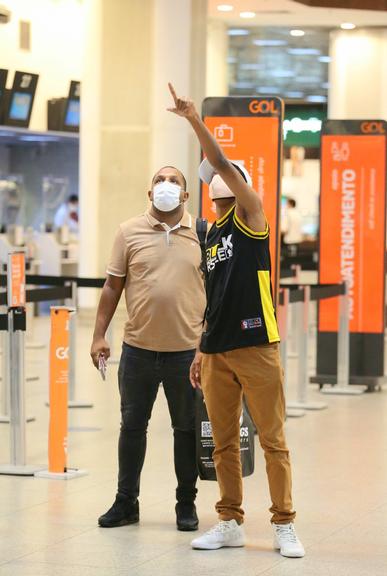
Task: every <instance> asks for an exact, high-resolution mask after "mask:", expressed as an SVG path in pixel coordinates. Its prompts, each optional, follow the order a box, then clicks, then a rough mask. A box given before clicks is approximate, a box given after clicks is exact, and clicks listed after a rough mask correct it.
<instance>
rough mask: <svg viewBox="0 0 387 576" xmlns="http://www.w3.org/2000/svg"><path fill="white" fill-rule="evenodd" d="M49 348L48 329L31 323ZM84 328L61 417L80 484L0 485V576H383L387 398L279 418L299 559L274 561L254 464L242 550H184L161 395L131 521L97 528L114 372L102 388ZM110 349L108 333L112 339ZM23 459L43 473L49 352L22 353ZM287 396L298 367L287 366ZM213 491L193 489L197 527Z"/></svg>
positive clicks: (103, 504) (261, 482)
mask: <svg viewBox="0 0 387 576" xmlns="http://www.w3.org/2000/svg"><path fill="white" fill-rule="evenodd" d="M35 328H36V330H35V337H39V338H41V339H43V340H45V341H46V342H47V341H48V332H49V331H48V320H47V319H43V320H39V321H38V322H37V323H36V324H35ZM90 333H91V324H89V323H88V322H86V321H82V322H81V321H79V329H78V351H77V396H78V398H79V399H85V400H92V401H93V402H94V407H93V408H92V409H77V410H71V411H70V416H69V418H70V426H71V428H72V430H71V431H70V433H69V465H70V466H72V467H80V468H86V469H87V470H88V472H89V474H88V475H87V476H85V477H82V478H79V479H75V480H71V481H54V480H43V479H34V478H20V477H11V476H1V477H0V576H18V575H23V576H77V575H78V574H79V575H81V574H82V576H100V575H101V576H102V575H103V576H105V575H108V576H121V575H122V576H123V575H125V576H127V575H128V574H132V575H135V576H148V575H149V576H151V575H152V576H154V575H157V576H180V575H187V576H189V575H191V574H192V575H195V576H207V575H208V576H210V575H213V574H216V575H217V576H228V575H233V576H235V575H243V576H256V575H260V574H264V575H265V576H320V575H321V576H331V575H332V576H347V575H348V576H349V575H350V576H385V575H386V574H387V394H386V392H385V391H384V392H381V393H374V394H366V395H363V396H359V397H357V396H353V397H339V396H337V397H336V396H330V397H323V398H322V396H321V395H320V394H319V393H318V392H317V390H316V389H315V388H314V387H311V389H310V398H311V399H313V400H325V401H326V402H327V403H328V404H329V407H328V409H326V410H324V411H320V412H309V413H308V414H307V415H306V416H305V417H303V418H299V419H288V421H287V424H286V428H287V436H288V442H289V445H290V447H291V452H292V459H293V465H294V498H295V504H296V508H297V511H298V519H297V530H298V532H299V535H300V537H301V538H302V540H303V542H304V544H305V547H306V550H307V556H306V557H305V558H304V559H301V560H300V559H298V560H290V559H284V558H282V557H281V556H280V555H279V554H278V553H277V552H275V551H274V550H273V549H272V539H271V528H270V524H269V513H268V510H267V509H268V507H269V498H268V489H267V485H266V478H265V471H264V462H263V457H262V454H261V451H260V448H259V447H257V450H256V452H257V462H256V468H257V470H256V473H255V474H254V476H252V477H250V478H248V479H246V481H245V501H244V507H245V509H246V524H245V529H246V534H247V539H248V544H247V546H246V547H245V548H244V549H223V550H218V551H213V552H204V551H193V550H191V549H190V546H189V542H190V540H191V538H192V534H189V533H183V532H177V531H176V529H175V525H174V522H175V518H174V488H175V481H174V475H173V464H172V435H171V431H170V425H169V419H168V415H167V408H166V402H165V400H164V397H163V394H162V390H160V392H161V393H160V394H159V397H158V400H157V403H156V406H155V409H154V413H153V418H152V422H151V427H150V431H149V444H148V453H147V459H146V463H145V467H144V472H143V478H142V493H141V523H140V525H138V526H131V527H122V528H117V529H108V530H106V529H105V530H104V529H101V528H98V527H97V522H96V520H97V517H98V516H99V515H100V514H101V513H102V512H104V511H105V510H106V509H107V508H108V507H109V506H110V505H111V502H112V500H113V498H114V494H115V486H116V467H117V457H116V453H117V447H116V444H117V433H118V425H119V414H118V410H119V407H118V394H117V385H116V371H117V366H110V367H109V374H108V379H107V381H106V382H102V380H101V379H100V377H99V375H98V373H97V372H96V371H95V370H94V369H93V368H92V366H91V364H90V362H89V357H88V347H89V338H90ZM116 336H117V338H116V341H118V331H117V334H116ZM27 368H28V373H30V374H31V373H35V374H39V375H40V380H39V381H37V382H31V383H29V384H28V390H27V405H28V412H29V413H30V414H34V415H35V416H36V421H35V422H33V423H30V424H28V428H27V433H28V461H29V463H30V464H42V465H44V464H46V459H47V448H46V447H47V428H48V408H47V407H46V406H45V400H46V397H47V368H48V359H47V349H41V350H31V349H29V350H28V351H27ZM289 372H290V377H291V382H290V387H289V397H292V396H293V395H294V387H295V374H296V360H291V361H290V363H289ZM8 433H9V431H8V425H6V424H0V463H6V462H7V460H8ZM216 497H217V486H216V484H215V483H209V482H207V483H204V482H201V483H200V486H199V496H198V511H199V514H200V522H201V529H207V528H208V527H210V526H211V525H212V524H213V523H214V522H215V513H214V510H213V505H214V502H215V500H216Z"/></svg>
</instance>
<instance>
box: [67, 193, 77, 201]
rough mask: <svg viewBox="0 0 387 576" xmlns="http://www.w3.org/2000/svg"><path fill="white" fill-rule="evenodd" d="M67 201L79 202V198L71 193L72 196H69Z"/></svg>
mask: <svg viewBox="0 0 387 576" xmlns="http://www.w3.org/2000/svg"><path fill="white" fill-rule="evenodd" d="M67 202H79V198H78V196H77V195H76V194H71V196H69V197H68V199H67Z"/></svg>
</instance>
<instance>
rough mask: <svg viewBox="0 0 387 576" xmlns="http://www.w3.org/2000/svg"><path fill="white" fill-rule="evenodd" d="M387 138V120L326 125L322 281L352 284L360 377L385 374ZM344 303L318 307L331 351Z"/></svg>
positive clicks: (355, 363) (354, 351) (355, 367)
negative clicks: (331, 339) (339, 310)
mask: <svg viewBox="0 0 387 576" xmlns="http://www.w3.org/2000/svg"><path fill="white" fill-rule="evenodd" d="M386 139H387V123H386V122H384V121H382V120H342V121H340V120H327V121H326V122H324V124H323V128H322V137H321V190H320V249H319V282H321V283H339V282H343V281H345V282H346V284H347V287H348V293H349V320H350V338H351V372H352V373H353V374H356V373H357V374H360V375H361V376H366V375H367V374H369V373H370V372H373V373H374V374H375V375H379V373H380V372H383V368H382V366H383V355H384V327H385V272H386V270H385V254H386V142H387V140H386ZM338 305H339V304H338V301H337V298H335V299H329V300H322V301H321V302H320V303H319V320H318V331H319V342H320V344H324V343H325V344H326V346H327V347H329V343H328V340H329V338H330V335H332V334H334V333H337V331H338ZM324 335H325V336H324ZM327 338H328V340H327ZM322 348H324V346H322ZM319 353H320V352H319ZM362 356H364V358H362ZM318 363H319V361H318ZM323 364H324V362H322V365H323ZM377 366H378V367H377ZM376 367H377V368H376ZM320 373H323V372H322V371H321V370H320ZM325 373H326V371H325Z"/></svg>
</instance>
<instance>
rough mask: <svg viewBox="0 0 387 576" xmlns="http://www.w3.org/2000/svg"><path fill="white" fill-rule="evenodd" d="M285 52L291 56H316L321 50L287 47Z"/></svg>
mask: <svg viewBox="0 0 387 576" xmlns="http://www.w3.org/2000/svg"><path fill="white" fill-rule="evenodd" d="M287 53H288V54H291V55H292V56H318V55H319V54H321V50H317V48H288V50H287Z"/></svg>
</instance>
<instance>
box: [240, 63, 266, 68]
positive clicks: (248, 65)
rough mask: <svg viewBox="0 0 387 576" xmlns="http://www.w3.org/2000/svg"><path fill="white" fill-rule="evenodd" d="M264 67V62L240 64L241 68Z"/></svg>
mask: <svg viewBox="0 0 387 576" xmlns="http://www.w3.org/2000/svg"><path fill="white" fill-rule="evenodd" d="M263 67H264V66H263V64H258V63H257V62H251V63H250V62H246V63H245V64H241V65H240V66H239V68H240V69H241V70H262V69H263Z"/></svg>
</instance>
